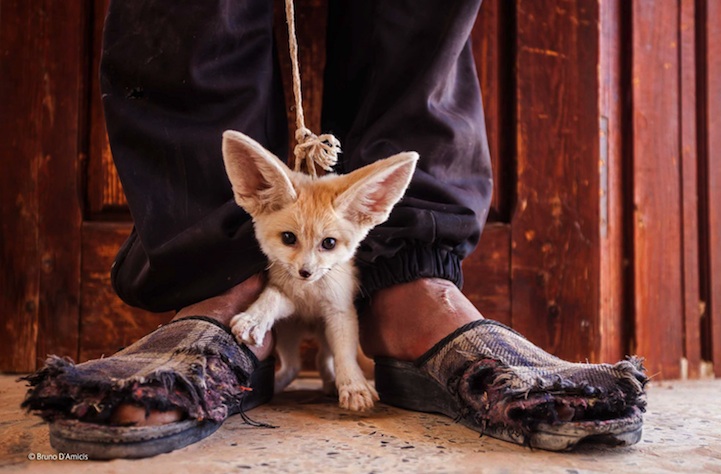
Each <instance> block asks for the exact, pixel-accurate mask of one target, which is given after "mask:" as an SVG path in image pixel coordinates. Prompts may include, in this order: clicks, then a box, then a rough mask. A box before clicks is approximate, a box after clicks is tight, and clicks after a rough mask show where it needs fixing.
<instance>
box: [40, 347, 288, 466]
mask: <svg viewBox="0 0 721 474" xmlns="http://www.w3.org/2000/svg"><path fill="white" fill-rule="evenodd" d="M274 374H275V363H274V361H273V360H272V359H271V360H267V361H264V362H261V363H260V365H259V366H258V368H256V369H255V371H253V373H252V374H251V375H250V381H249V385H250V387H252V388H253V390H252V391H251V392H248V395H246V398H244V400H243V405H242V408H243V410H244V411H246V410H251V409H253V408H255V407H257V406H258V405H262V404H264V403H267V402H269V401H270V399H271V398H273V383H274V380H273V379H274ZM233 414H235V413H233ZM222 424H223V421H220V422H216V421H212V420H203V421H198V420H184V421H179V422H176V423H169V424H166V425H158V426H142V427H133V426H108V425H100V424H97V423H87V422H82V421H78V420H56V421H54V422H52V423H51V424H50V445H51V446H52V447H53V448H55V449H56V450H57V451H59V452H62V453H74V454H86V455H87V456H88V458H89V459H116V458H126V459H137V458H145V457H150V456H155V455H158V454H162V453H167V452H170V451H174V450H176V449H180V448H184V447H185V446H188V445H190V444H193V443H196V442H198V441H200V440H201V439H203V438H206V437H208V436H210V435H211V434H213V433H214V432H215V431H216V430H217V429H218V428H220V426H221V425H222Z"/></svg>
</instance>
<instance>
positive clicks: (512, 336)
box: [376, 320, 647, 451]
mask: <svg viewBox="0 0 721 474" xmlns="http://www.w3.org/2000/svg"><path fill="white" fill-rule="evenodd" d="M646 380H647V378H646V376H645V375H644V372H643V367H642V365H641V361H640V360H639V359H636V358H629V359H628V360H625V361H622V362H618V363H617V364H614V365H611V364H583V363H570V362H566V361H563V360H561V359H559V358H557V357H555V356H553V355H551V354H548V353H547V352H545V351H543V350H542V349H540V348H538V347H537V346H535V345H533V344H532V343H531V342H530V341H528V340H527V339H526V338H524V337H523V336H521V335H520V334H518V333H517V332H515V331H514V330H512V329H510V328H508V327H506V326H504V325H503V324H500V323H498V322H495V321H490V320H481V321H475V322H473V323H470V324H467V325H465V326H463V327H461V328H459V329H458V330H456V331H455V332H453V333H452V334H450V335H449V336H447V337H446V338H444V339H443V340H442V341H440V342H439V343H438V344H436V345H435V346H434V347H433V348H432V349H431V350H430V351H428V352H427V353H426V354H425V355H423V356H422V357H420V358H419V359H418V360H417V361H415V362H402V361H398V360H394V359H390V358H377V359H376V388H377V390H378V393H379V395H380V398H381V401H382V402H384V403H387V404H390V405H394V406H398V407H401V408H406V409H410V410H415V411H423V412H432V413H441V414H444V415H446V416H449V417H451V418H454V419H456V420H458V421H460V422H461V423H462V424H463V425H465V426H467V427H468V428H471V429H473V430H475V431H478V432H480V433H481V434H487V435H489V436H492V437H494V438H498V439H502V440H505V441H510V442H513V443H517V444H522V445H526V446H530V447H533V448H540V449H546V450H550V451H567V450H570V449H573V448H574V447H575V446H576V445H578V444H579V443H580V442H590V443H603V444H610V445H616V446H625V445H631V444H635V443H637V442H638V441H639V440H640V439H641V431H642V427H643V418H642V412H644V411H645V406H646V401H645V392H644V386H645V383H646Z"/></svg>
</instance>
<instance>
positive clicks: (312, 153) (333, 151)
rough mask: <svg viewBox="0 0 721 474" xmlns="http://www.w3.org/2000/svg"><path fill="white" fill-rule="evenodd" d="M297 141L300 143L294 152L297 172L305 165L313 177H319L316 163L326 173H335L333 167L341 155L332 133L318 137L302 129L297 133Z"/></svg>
mask: <svg viewBox="0 0 721 474" xmlns="http://www.w3.org/2000/svg"><path fill="white" fill-rule="evenodd" d="M295 139H296V141H297V142H298V144H297V145H296V146H295V149H294V150H293V154H294V155H295V170H296V171H300V168H301V165H302V164H303V163H305V167H306V169H307V170H308V172H309V173H310V174H311V175H312V176H313V177H316V176H317V173H316V170H315V166H314V163H315V164H317V165H318V166H320V167H321V168H322V169H324V170H325V171H333V166H335V164H336V163H338V153H341V149H340V141H338V139H337V138H336V137H334V136H333V135H332V134H330V133H326V134H323V135H320V136H318V135H316V134H315V133H313V132H311V131H310V130H308V129H307V128H305V127H302V128H299V129H298V130H296V131H295Z"/></svg>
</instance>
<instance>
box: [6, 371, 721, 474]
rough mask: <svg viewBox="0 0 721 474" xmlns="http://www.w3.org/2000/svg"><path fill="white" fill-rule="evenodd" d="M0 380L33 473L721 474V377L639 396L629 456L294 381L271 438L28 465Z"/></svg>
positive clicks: (19, 467) (241, 430) (233, 430)
mask: <svg viewBox="0 0 721 474" xmlns="http://www.w3.org/2000/svg"><path fill="white" fill-rule="evenodd" d="M15 379H16V377H15V376H8V375H4V376H0V471H8V472H42V473H52V472H58V473H65V472H67V473H84V472H92V473H106V472H107V473H123V474H127V473H138V474H154V473H168V472H172V473H174V474H180V473H185V472H189V473H190V472H192V473H195V474H200V473H206V472H207V473H212V472H231V471H232V472H243V471H245V470H253V471H255V472H261V473H263V472H269V473H279V472H291V473H301V472H311V473H326V472H342V473H346V472H347V473H354V472H359V473H370V472H377V473H402V472H409V473H433V472H449V473H456V472H458V473H461V472H472V473H485V472H489V473H515V472H539V473H540V472H560V473H581V472H603V473H611V472H619V473H626V472H630V473H661V472H673V473H682V472H684V473H685V472H688V473H701V472H711V473H721V408H720V407H719V403H720V402H721V380H704V381H685V382H663V383H656V384H653V385H652V386H651V387H650V388H649V391H648V395H649V409H648V413H647V415H646V419H645V420H646V421H645V431H644V435H643V439H642V441H641V442H640V443H639V444H638V445H636V446H632V447H628V448H616V449H613V448H604V447H589V446H586V447H582V448H581V449H579V450H577V451H575V452H572V453H549V452H543V451H531V450H529V449H526V448H522V447H519V446H514V445H511V444H508V443H504V442H502V441H496V440H494V439H491V438H488V437H484V438H479V436H478V435H477V434H476V433H474V432H472V431H469V430H467V429H465V428H464V427H462V426H460V425H458V424H455V423H453V422H452V421H451V420H448V419H446V418H443V417H441V416H436V415H429V414H422V413H411V412H407V411H403V410H399V409H395V408H391V407H387V406H384V405H379V406H378V407H377V408H376V409H375V410H374V411H373V412H372V413H370V414H367V415H362V416H359V415H355V414H350V413H346V412H343V411H341V410H339V409H338V408H337V407H336V406H335V402H334V401H333V400H330V399H328V398H326V397H324V396H323V395H322V394H320V393H319V392H318V391H317V388H318V387H319V382H318V381H317V380H315V379H306V380H300V381H296V382H295V383H294V385H292V386H291V389H292V391H286V392H285V393H283V394H281V395H279V396H277V397H276V398H275V399H274V400H273V402H272V403H271V404H269V405H266V406H263V407H259V408H257V409H255V410H253V411H252V412H250V416H251V417H252V418H253V419H254V420H256V421H262V422H267V423H272V424H273V425H277V426H278V427H277V428H276V429H268V428H256V427H251V426H249V425H246V424H244V423H243V422H242V420H241V419H240V418H239V417H233V418H231V419H230V420H228V421H227V422H226V423H225V424H224V425H223V426H222V427H221V428H220V430H218V431H217V432H216V433H215V434H214V435H212V436H211V437H210V438H207V439H205V440H203V441H201V442H199V443H197V444H195V445H192V446H189V447H187V448H185V449H182V450H179V451H176V452H173V453H169V454H163V455H160V456H156V457H154V458H150V459H144V460H136V461H129V460H115V461H110V462H93V461H52V460H48V461H37V460H36V461H30V460H28V458H29V457H32V455H36V456H37V455H38V454H40V455H51V454H54V453H55V451H54V450H53V449H52V448H51V447H50V444H49V442H48V428H47V426H46V425H45V424H44V423H42V422H41V421H40V420H39V419H38V418H36V417H33V416H30V415H26V414H25V413H23V412H21V411H20V409H19V404H20V401H21V400H22V397H23V394H24V391H25V389H24V386H23V385H22V384H20V383H16V382H15Z"/></svg>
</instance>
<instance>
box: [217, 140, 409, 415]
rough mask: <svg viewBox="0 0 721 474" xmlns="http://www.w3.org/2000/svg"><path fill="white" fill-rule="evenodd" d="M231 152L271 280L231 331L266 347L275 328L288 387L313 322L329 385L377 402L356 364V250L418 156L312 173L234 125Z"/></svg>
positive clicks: (353, 402) (353, 401)
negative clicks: (265, 340) (341, 172)
mask: <svg viewBox="0 0 721 474" xmlns="http://www.w3.org/2000/svg"><path fill="white" fill-rule="evenodd" d="M223 159H224V161H225V168H226V171H227V173H228V177H229V179H230V182H231V184H232V187H233V193H234V196H235V200H236V202H237V203H238V205H239V206H241V207H242V208H243V209H245V210H246V211H247V212H248V213H249V214H250V215H251V217H252V218H253V223H254V227H255V234H256V238H257V240H258V242H259V244H260V247H261V249H262V250H263V252H264V253H265V255H266V256H267V257H268V262H269V267H268V283H267V285H266V287H265V289H264V290H263V292H262V293H261V295H260V296H259V298H258V299H257V300H256V301H255V302H254V303H253V304H252V305H251V306H250V308H248V310H247V311H245V312H243V313H240V314H237V315H236V316H234V317H233V319H232V320H231V323H230V324H231V329H232V331H233V334H234V335H235V336H236V338H237V339H238V340H239V341H241V342H245V343H247V344H254V345H260V344H261V343H262V342H263V338H264V336H265V334H266V332H267V331H269V330H270V329H271V327H273V326H274V325H275V326H276V330H277V341H276V350H277V352H278V355H279V357H280V361H281V368H280V370H279V371H278V373H277V374H276V386H275V388H276V391H280V390H282V389H284V388H285V387H286V386H287V385H288V384H289V383H290V382H291V381H292V380H293V379H294V378H295V377H296V375H297V374H298V371H299V370H300V356H299V345H300V341H301V338H302V336H303V335H304V331H305V330H308V329H310V330H311V331H312V332H313V333H314V334H315V335H316V336H317V338H318V341H319V354H318V360H317V362H318V369H319V371H320V374H321V377H322V378H323V382H324V387H325V389H326V390H331V389H335V390H337V393H338V397H339V403H340V406H341V407H343V408H347V409H351V410H356V411H360V410H367V409H369V408H371V407H372V406H373V402H374V400H377V399H378V395H377V394H376V392H375V390H374V389H373V387H372V386H371V385H370V384H369V383H368V381H367V380H366V379H365V377H364V375H363V372H362V371H361V369H360V367H359V366H358V363H357V361H356V353H357V352H356V351H357V347H358V318H357V314H356V310H355V307H354V305H353V300H354V297H355V295H356V290H357V288H358V282H357V277H356V269H355V266H354V264H353V256H354V254H355V251H356V248H357V247H358V245H359V244H360V242H361V241H362V240H363V238H365V236H366V235H367V234H368V231H370V230H371V228H373V227H374V226H376V225H378V224H380V223H382V222H384V221H385V220H386V219H388V216H389V214H390V211H391V209H392V208H393V206H394V205H395V204H396V202H398V200H400V198H401V197H402V196H403V194H404V193H405V190H406V188H407V187H408V184H409V182H410V179H411V176H412V175H413V171H414V169H415V165H416V161H417V160H418V154H417V153H415V152H404V153H399V154H397V155H394V156H392V157H390V158H386V159H384V160H380V161H377V162H375V163H373V164H370V165H368V166H365V167H363V168H360V169H358V170H356V171H354V172H352V173H350V174H347V175H334V174H329V175H326V176H323V177H320V178H317V179H312V178H311V177H310V176H308V175H305V174H302V173H297V172H294V171H291V170H290V169H289V168H288V167H287V166H286V165H285V164H284V163H283V162H282V161H281V160H279V159H278V158H277V157H276V156H274V155H273V154H272V153H270V152H269V151H267V150H266V149H264V148H263V147H262V146H261V145H260V144H259V143H257V142H255V141H254V140H253V139H251V138H250V137H248V136H246V135H243V134H242V133H239V132H235V131H230V130H229V131H227V132H225V133H224V134H223Z"/></svg>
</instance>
